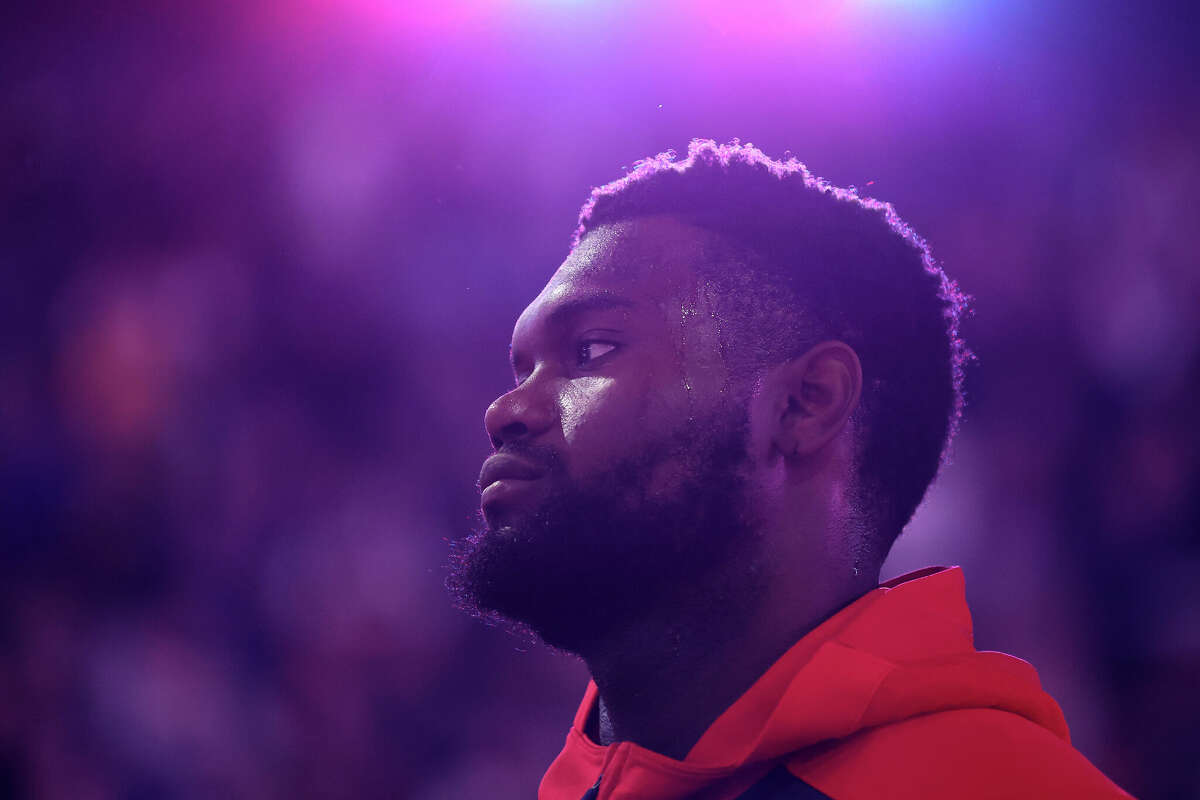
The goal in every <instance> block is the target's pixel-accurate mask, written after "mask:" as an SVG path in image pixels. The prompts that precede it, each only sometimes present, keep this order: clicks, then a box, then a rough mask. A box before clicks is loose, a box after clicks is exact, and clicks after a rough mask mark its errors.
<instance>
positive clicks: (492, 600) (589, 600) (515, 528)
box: [450, 217, 755, 652]
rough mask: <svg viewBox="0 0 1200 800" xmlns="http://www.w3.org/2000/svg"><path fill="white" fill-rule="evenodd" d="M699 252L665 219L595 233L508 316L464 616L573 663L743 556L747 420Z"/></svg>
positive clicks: (465, 560) (696, 239)
mask: <svg viewBox="0 0 1200 800" xmlns="http://www.w3.org/2000/svg"><path fill="white" fill-rule="evenodd" d="M711 244H712V243H711V238H710V236H709V235H708V234H706V233H705V232H704V231H701V230H699V229H697V228H693V227H690V226H687V225H684V224H683V223H680V222H677V221H675V220H673V219H671V218H668V217H649V218H643V219H639V220H633V221H629V222H626V223H622V224H619V225H614V226H606V227H602V228H599V229H597V230H595V231H594V232H592V233H590V234H589V235H588V236H587V237H586V238H585V239H584V240H583V242H581V243H580V245H579V247H577V248H576V249H575V250H574V251H573V252H572V253H571V255H570V256H569V257H568V258H567V260H566V261H565V262H564V263H563V265H562V266H561V267H560V268H559V269H558V271H557V272H555V274H554V276H553V277H552V278H551V280H550V282H549V283H548V284H547V285H546V287H545V288H544V289H543V290H542V292H541V293H540V294H539V295H538V296H537V297H536V298H535V299H534V301H533V302H532V303H530V305H529V306H528V308H526V309H525V311H524V312H523V313H522V314H521V316H520V318H519V319H518V320H517V324H516V327H515V328H514V331H513V339H512V350H511V355H512V366H513V373H514V378H515V383H516V385H515V387H514V388H513V389H512V390H511V391H509V392H508V393H507V394H505V395H503V396H501V397H500V398H498V399H497V400H496V401H495V402H494V403H492V405H491V406H490V407H489V408H488V410H487V412H486V414H485V416H484V422H485V427H486V429H487V432H488V435H489V436H490V437H491V440H492V443H493V446H494V447H495V448H496V453H495V454H494V455H493V456H492V457H490V458H489V459H488V460H487V461H486V462H485V463H484V466H483V470H482V471H481V474H480V487H481V489H482V495H481V510H482V517H483V522H484V524H483V526H482V527H481V529H480V530H479V531H477V532H476V534H475V535H474V536H472V537H470V538H469V539H468V540H467V542H466V544H465V546H464V548H463V549H462V550H461V551H460V552H459V553H458V555H457V557H456V559H455V562H454V569H453V573H452V576H451V580H450V584H451V588H452V589H453V590H454V591H455V593H456V594H457V595H458V599H459V601H460V603H461V604H462V605H464V606H466V607H467V608H469V609H471V610H475V611H477V612H479V613H482V614H487V615H492V616H498V617H501V618H505V619H508V620H510V621H516V622H518V623H522V624H524V625H527V626H528V627H530V628H532V629H533V630H534V631H535V632H537V633H538V634H539V635H540V636H541V637H542V638H543V639H545V640H546V641H547V642H549V643H550V644H552V645H555V646H558V647H562V648H564V649H568V650H572V651H574V652H583V651H585V650H586V649H587V648H588V646H589V645H590V644H592V643H594V642H596V641H599V640H601V639H603V638H604V637H605V636H606V635H608V634H610V633H611V632H612V631H613V629H614V628H616V627H619V626H620V625H622V624H624V623H626V622H627V621H628V620H629V619H630V618H631V615H637V614H644V613H645V612H646V610H647V608H648V607H652V606H654V605H656V604H660V603H663V602H668V601H669V600H675V601H677V600H678V597H679V594H680V592H681V591H686V589H687V587H695V586H697V585H698V584H700V583H702V582H704V581H706V580H709V579H711V578H713V577H714V575H715V574H716V573H718V572H720V571H721V569H722V568H723V567H724V566H727V565H729V564H731V563H733V562H734V561H737V560H738V559H736V558H734V556H735V554H742V555H744V554H745V552H746V551H747V550H748V549H750V548H752V546H753V544H752V543H753V540H754V539H753V533H752V532H753V530H754V527H755V526H754V521H753V520H752V519H751V517H750V515H749V513H748V510H747V509H748V504H747V503H746V502H745V495H746V486H747V485H748V484H747V475H746V464H747V441H746V436H747V429H748V426H747V422H746V411H745V406H744V405H743V404H741V403H739V402H738V400H737V399H736V397H737V395H738V393H737V392H736V391H735V388H736V387H734V386H733V384H732V383H731V380H730V377H729V374H728V372H727V370H726V369H725V365H724V362H723V361H722V358H721V352H722V342H721V335H720V334H721V328H720V325H719V322H720V319H719V316H718V314H717V308H716V306H715V305H714V303H713V302H712V299H713V298H712V297H710V296H709V290H708V289H707V288H706V285H705V283H704V282H703V281H701V280H699V279H698V278H697V276H696V274H695V272H694V271H693V268H692V265H694V264H695V263H698V260H699V259H703V258H706V257H709V255H710V254H709V252H708V250H709V249H710V247H711Z"/></svg>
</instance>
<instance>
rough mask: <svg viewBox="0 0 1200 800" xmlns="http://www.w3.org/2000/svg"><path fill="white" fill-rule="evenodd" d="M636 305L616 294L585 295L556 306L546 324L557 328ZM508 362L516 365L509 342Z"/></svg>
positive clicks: (547, 317) (514, 352)
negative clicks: (576, 319) (583, 317)
mask: <svg viewBox="0 0 1200 800" xmlns="http://www.w3.org/2000/svg"><path fill="white" fill-rule="evenodd" d="M636 305H637V303H636V302H634V301H633V300H630V299H629V298H628V297H622V296H620V295H616V294H608V293H599V292H597V293H594V294H587V295H583V296H582V297H576V298H572V299H571V300H564V301H563V302H561V303H558V304H556V305H555V306H554V307H553V308H552V309H551V310H550V312H549V313H548V314H547V315H546V324H547V325H548V326H550V327H557V326H561V325H563V324H565V323H566V322H568V321H569V320H571V319H573V318H574V317H578V316H580V315H581V314H586V313H588V312H593V311H608V310H609V309H613V308H633V307H634V306H636ZM508 360H509V363H510V364H515V363H516V351H515V350H514V349H513V346H512V343H511V342H510V343H509V345H508Z"/></svg>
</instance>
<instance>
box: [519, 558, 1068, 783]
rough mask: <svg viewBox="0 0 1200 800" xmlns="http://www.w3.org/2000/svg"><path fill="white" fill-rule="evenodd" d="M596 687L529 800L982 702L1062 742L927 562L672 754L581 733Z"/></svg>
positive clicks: (944, 571) (814, 638) (1019, 666)
mask: <svg viewBox="0 0 1200 800" xmlns="http://www.w3.org/2000/svg"><path fill="white" fill-rule="evenodd" d="M597 696H598V692H597V688H596V685H595V683H589V685H588V688H587V691H586V692H585V694H584V698H583V702H582V703H581V704H580V707H579V711H578V712H577V713H576V715H575V721H574V724H573V725H572V726H571V730H570V731H569V732H568V734H567V741H566V745H565V746H564V748H563V750H562V753H560V755H559V756H558V758H557V759H555V761H554V763H553V764H552V765H551V766H550V769H549V771H547V773H546V776H545V777H544V778H543V780H542V784H541V788H540V790H539V793H538V797H539V800H579V798H580V797H582V796H583V795H584V793H585V792H586V791H587V790H588V789H589V788H591V787H593V786H594V785H595V784H596V783H597V780H598V779H599V778H600V776H601V775H603V776H604V777H603V780H602V781H600V789H599V792H598V794H597V797H598V800H618V799H619V798H642V800H650V799H651V798H653V799H654V800H658V799H659V798H662V800H673V799H674V798H683V797H687V796H689V795H692V794H695V793H697V792H701V791H703V790H705V789H709V788H711V787H713V786H715V785H717V784H720V783H721V782H723V781H725V780H727V779H728V780H737V779H738V776H739V775H742V776H744V775H745V774H747V773H748V772H753V771H757V772H759V773H761V772H763V771H765V770H766V769H768V768H770V766H771V765H773V764H776V763H780V762H782V761H783V760H785V759H786V758H787V757H788V756H790V755H792V754H794V753H796V752H797V751H801V750H804V749H806V748H810V747H813V746H815V745H820V744H822V743H827V742H830V741H831V740H834V739H840V738H842V737H845V736H849V735H850V734H853V733H855V732H857V731H860V730H864V729H866V728H871V727H875V726H879V725H887V724H889V723H893V722H898V721H900V720H904V719H908V718H910V717H914V716H917V715H919V714H927V713H930V712H934V711H949V710H953V709H964V708H993V709H1001V710H1004V711H1010V712H1012V713H1015V714H1019V715H1020V716H1022V717H1025V718H1026V719H1028V720H1030V721H1031V722H1033V723H1035V724H1037V725H1039V726H1041V727H1043V728H1045V729H1046V730H1048V731H1050V732H1051V733H1053V734H1054V735H1055V736H1057V737H1059V738H1061V739H1062V740H1064V741H1066V742H1069V741H1070V738H1069V734H1068V731H1067V725H1066V721H1065V720H1064V718H1063V714H1062V711H1061V710H1060V709H1059V707H1058V704H1057V703H1056V702H1055V701H1054V699H1053V698H1051V697H1050V696H1049V695H1048V694H1046V693H1045V692H1044V691H1043V690H1042V687H1041V683H1040V681H1039V680H1038V676H1037V672H1036V671H1035V670H1034V668H1033V667H1032V666H1031V665H1030V664H1028V663H1027V662H1025V661H1022V660H1021V659H1019V658H1015V657H1013V656H1010V655H1006V654H1004V653H996V652H987V651H985V652H980V651H977V650H975V646H974V643H973V638H972V630H971V614H970V611H969V609H968V608H967V603H966V596H965V587H964V582H963V573H962V569H961V568H959V567H927V568H925V569H922V570H918V571H916V572H911V573H908V574H907V575H903V576H901V577H899V578H896V579H894V580H891V581H888V582H887V583H883V584H881V585H879V586H878V587H877V588H875V589H873V590H872V591H870V592H868V593H867V594H865V595H863V596H862V597H860V598H859V599H858V600H856V601H854V602H853V603H851V604H850V605H848V606H846V607H845V608H843V609H842V610H840V611H839V612H837V613H836V614H834V615H833V616H832V617H830V618H829V619H827V620H825V622H823V623H822V624H821V625H819V626H818V627H816V628H815V629H813V630H812V631H811V632H809V633H808V634H807V635H806V636H804V638H802V639H801V640H800V641H799V642H797V643H796V644H795V645H793V646H792V648H791V649H789V650H788V651H787V652H786V653H784V654H783V656H781V657H780V658H779V660H778V661H776V662H775V664H773V665H772V666H771V667H770V669H768V670H767V671H766V672H765V673H764V674H763V675H762V677H760V678H759V679H758V681H756V682H755V683H754V685H753V686H751V687H750V689H749V690H747V691H746V693H745V694H743V695H742V696H741V697H740V698H739V699H738V700H737V701H736V702H735V703H734V704H733V705H732V706H730V707H729V708H728V709H726V710H725V712H724V713H722V714H721V716H719V717H718V718H717V719H716V720H715V721H714V722H713V723H712V725H711V726H710V727H709V728H708V730H707V731H706V732H705V733H704V735H703V736H701V737H700V739H699V741H697V742H696V744H695V745H694V746H693V747H692V749H691V751H689V752H688V754H687V757H686V758H685V759H684V760H682V761H679V760H676V759H672V758H667V757H665V756H662V755H660V754H658V753H655V752H653V751H651V750H647V749H645V748H643V747H639V746H638V745H636V744H634V743H632V742H618V743H616V744H613V745H609V746H607V747H605V746H601V745H599V744H596V743H595V742H593V741H591V740H590V739H588V738H587V736H586V735H585V734H584V732H583V731H584V726H585V724H586V722H587V720H588V717H589V715H590V714H591V712H592V709H593V707H594V705H595V703H596V700H597Z"/></svg>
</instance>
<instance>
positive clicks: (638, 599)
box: [447, 408, 759, 655]
mask: <svg viewBox="0 0 1200 800" xmlns="http://www.w3.org/2000/svg"><path fill="white" fill-rule="evenodd" d="M748 435H749V427H748V422H747V418H746V411H745V409H744V408H741V409H736V410H726V411H724V412H723V413H718V414H713V415H711V416H709V417H707V418H702V419H700V418H698V419H692V420H689V421H688V422H686V423H684V424H683V425H681V426H680V427H679V428H678V429H677V430H675V431H672V432H670V433H669V434H667V435H664V436H661V437H659V438H657V439H656V440H653V441H651V442H648V443H646V444H645V445H644V446H642V447H641V448H640V449H639V452H637V453H635V454H632V455H630V456H628V457H626V458H624V459H622V460H620V461H618V462H616V463H614V464H612V465H611V466H610V467H609V468H608V469H606V470H604V471H603V472H602V473H600V474H598V475H594V476H591V477H589V478H588V479H587V480H586V482H585V481H575V480H572V479H570V478H569V477H568V476H567V475H566V472H565V470H564V469H563V467H562V464H561V461H560V460H558V459H557V458H556V454H554V453H552V452H548V451H546V450H545V449H544V448H538V447H536V446H531V445H525V446H521V445H520V443H519V442H518V443H513V444H514V445H516V446H508V445H506V447H505V450H506V452H512V453H513V454H514V455H517V456H521V457H524V458H526V459H527V460H529V461H532V462H534V463H536V464H541V465H544V466H546V467H548V469H549V471H548V473H547V476H546V480H548V481H551V488H550V490H549V491H548V492H547V493H546V495H545V496H544V499H543V500H542V501H541V502H540V503H539V504H538V505H537V506H536V507H535V508H531V509H529V510H528V511H526V512H525V513H524V514H522V515H521V516H519V517H510V518H505V519H504V520H503V522H502V524H499V525H498V526H497V527H496V528H492V527H489V526H488V524H487V522H486V520H485V521H483V522H482V524H481V525H480V527H479V528H478V529H477V530H476V531H475V532H474V533H473V534H471V535H470V536H468V537H467V538H466V539H465V540H462V541H460V542H456V543H455V545H454V548H455V549H454V551H453V552H452V555H451V563H450V576H449V578H448V579H447V587H448V588H449V590H450V592H451V594H452V596H453V597H454V599H455V604H456V605H457V606H458V607H459V608H461V609H463V610H465V611H467V612H468V613H470V614H473V615H474V616H478V617H481V618H483V619H486V620H488V621H490V622H492V623H493V624H499V625H502V626H505V627H509V628H511V629H515V630H517V631H527V632H532V633H534V634H536V635H537V636H538V637H540V638H541V639H542V640H543V641H545V642H546V643H547V644H549V645H551V646H552V647H556V648H559V649H562V650H566V651H568V652H572V653H576V654H579V655H586V654H587V653H588V652H589V651H591V650H592V649H593V646H594V645H596V644H597V643H599V642H603V641H605V640H607V639H609V638H610V637H611V636H612V635H613V634H614V633H615V632H616V631H619V630H621V629H622V628H625V627H628V626H629V625H630V624H632V623H633V622H635V621H636V620H637V619H639V618H642V617H645V616H647V615H648V614H652V613H654V612H655V611H659V610H662V609H664V608H674V607H676V606H677V607H678V608H677V611H679V612H681V613H684V612H686V611H687V610H688V608H689V606H692V605H695V604H697V603H700V604H702V605H705V606H707V608H693V609H691V610H692V611H693V612H697V613H699V614H701V615H703V614H705V613H706V612H711V613H728V611H730V610H731V609H732V608H733V607H735V606H744V605H745V603H744V602H737V601H738V600H739V599H741V600H745V599H746V598H745V597H742V598H738V597H733V596H731V594H732V595H736V594H738V593H739V592H740V593H741V594H743V595H748V594H749V593H751V592H753V585H752V584H753V580H752V578H751V576H750V575H749V574H747V572H746V569H750V570H753V565H754V563H755V555H756V553H757V547H758V544H759V541H758V537H757V531H758V525H757V523H756V520H755V519H754V517H753V515H752V514H751V508H750V504H749V502H748V500H747V479H746V476H745V472H744V470H743V467H744V465H745V464H746V462H747V459H748V451H747V445H748ZM664 465H667V466H668V468H669V469H671V470H672V471H674V472H679V471H680V470H679V467H682V470H681V471H682V475H683V477H682V478H681V479H680V480H678V481H676V482H675V483H674V485H673V486H672V488H671V489H669V490H665V491H652V490H651V488H650V487H651V486H652V483H653V481H652V478H653V476H654V475H655V474H656V471H657V470H658V468H659V467H661V466H664ZM481 519H482V515H481ZM739 570H741V574H740V576H733V575H731V573H736V572H738V571H739ZM731 577H733V578H734V579H733V580H730V579H729V578H731Z"/></svg>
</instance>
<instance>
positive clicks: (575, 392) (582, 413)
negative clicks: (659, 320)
mask: <svg viewBox="0 0 1200 800" xmlns="http://www.w3.org/2000/svg"><path fill="white" fill-rule="evenodd" d="M651 395H652V392H651V391H650V390H649V388H648V387H647V386H644V385H641V384H636V385H635V384H633V383H632V382H631V381H629V379H628V377H627V376H626V377H623V378H621V379H616V378H613V377H600V376H596V377H586V378H576V379H574V380H572V381H570V382H569V383H568V385H567V386H566V387H565V388H564V390H563V393H562V395H561V399H560V401H559V402H560V410H559V413H560V419H561V421H562V434H563V439H564V441H565V443H566V451H567V453H568V459H569V460H570V462H571V463H572V465H573V466H574V467H575V470H574V471H576V474H577V475H579V474H583V473H587V472H591V471H592V470H594V469H602V468H604V467H605V466H611V465H612V464H613V463H614V462H615V461H617V460H619V459H621V458H623V457H625V456H628V455H629V453H630V452H631V451H632V450H633V449H635V448H636V447H637V446H638V443H639V442H640V441H641V439H642V438H643V437H644V436H645V433H646V431H645V429H646V427H647V426H648V425H649V423H650V419H649V416H648V414H647V409H646V403H647V402H648V398H649V397H650V396H651Z"/></svg>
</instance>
